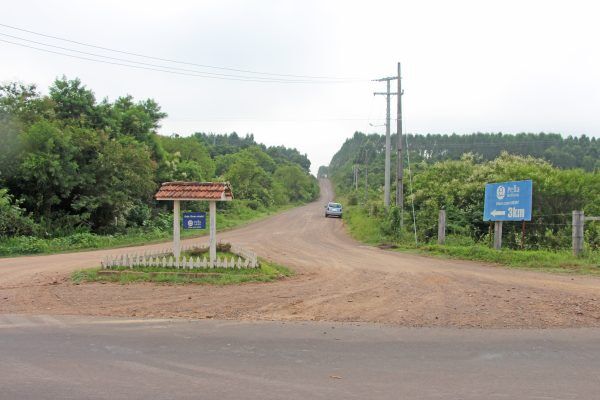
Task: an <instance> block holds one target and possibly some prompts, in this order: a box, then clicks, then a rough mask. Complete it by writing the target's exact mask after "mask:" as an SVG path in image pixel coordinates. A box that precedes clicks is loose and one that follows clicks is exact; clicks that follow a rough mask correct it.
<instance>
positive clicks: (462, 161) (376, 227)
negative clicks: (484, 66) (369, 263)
mask: <svg viewBox="0 0 600 400" xmlns="http://www.w3.org/2000/svg"><path fill="white" fill-rule="evenodd" d="M432 136H435V135H432ZM546 137H547V135H543V134H542V135H538V136H537V137H536V136H535V135H524V136H523V137H521V139H520V140H521V142H517V143H520V144H521V148H520V149H519V153H520V154H518V155H516V154H509V153H508V152H499V154H498V155H497V156H496V157H494V158H491V159H490V158H489V157H492V156H493V154H488V153H489V151H490V149H491V148H493V151H494V152H496V151H497V149H498V146H495V145H494V146H491V148H488V147H485V146H481V149H483V150H488V153H486V154H484V155H481V154H478V153H472V152H466V153H462V154H461V153H460V152H459V151H458V150H457V146H454V145H453V144H456V143H452V141H451V140H450V139H449V138H448V137H447V138H446V139H447V140H446V141H445V142H443V141H442V142H443V143H438V144H436V146H438V147H436V149H438V150H439V149H440V148H442V149H443V148H444V145H445V144H446V145H448V146H447V148H448V149H449V152H443V151H441V152H439V151H438V152H437V153H436V152H429V153H428V151H425V150H422V151H421V150H420V151H417V150H414V148H412V147H411V148H410V159H411V164H410V167H411V173H412V187H411V182H410V175H409V173H408V168H407V169H406V170H405V174H406V175H405V185H404V192H405V203H404V214H403V215H402V213H401V210H400V208H397V207H395V206H391V207H390V208H389V210H386V209H385V208H384V207H383V163H384V148H383V146H382V145H381V144H382V143H383V142H382V139H383V138H382V137H381V136H379V135H369V136H367V135H364V134H360V133H357V134H355V136H354V137H353V138H352V139H349V140H348V141H346V143H345V144H344V145H343V147H342V149H340V151H339V152H338V153H337V154H336V155H335V156H334V157H333V159H332V161H331V164H330V165H329V167H322V168H321V169H320V175H321V176H323V175H325V174H326V175H327V176H328V177H329V178H330V179H332V181H333V183H334V186H335V189H336V193H337V194H338V200H339V201H342V202H343V203H344V205H345V209H344V220H345V223H346V225H347V227H348V230H349V232H350V233H351V234H352V235H353V236H354V237H355V238H356V239H358V240H361V241H363V242H366V243H371V244H374V245H384V246H386V247H396V248H398V249H399V250H401V251H412V252H420V253H426V254H431V255H435V256H442V257H454V258H461V259H469V260H478V261H487V262H494V263H499V264H503V265H507V266H510V267H524V268H532V269H543V270H546V271H553V272H556V271H563V272H579V273H588V274H600V223H598V222H591V221H590V222H589V223H586V228H585V232H584V236H585V244H586V248H585V252H584V255H583V257H581V258H574V257H573V256H572V255H571V212H572V210H584V212H585V214H586V215H600V200H599V199H600V174H599V173H598V168H599V166H598V165H597V164H594V163H593V162H591V161H590V157H591V159H593V160H594V162H595V161H597V160H598V156H599V155H600V154H598V153H600V146H599V144H598V141H597V140H595V139H591V140H590V139H587V138H585V137H584V138H569V139H563V140H562V142H561V140H559V139H557V138H556V137H555V136H551V137H552V138H553V140H554V141H556V142H557V143H563V145H561V146H558V145H557V146H555V147H554V150H552V151H549V152H548V154H554V153H555V152H558V150H557V149H560V152H561V154H562V153H568V154H570V155H571V156H570V157H566V156H565V160H576V159H577V160H578V161H573V162H574V163H576V164H577V163H580V164H579V165H578V166H579V167H578V168H570V166H571V164H566V165H564V167H563V168H561V167H558V166H556V165H553V164H552V163H550V162H549V161H547V160H544V159H541V158H535V157H532V156H530V155H528V154H527V149H533V150H532V152H537V153H539V148H538V147H536V141H541V142H540V143H545V142H544V141H543V140H542V139H545V138H546ZM477 138H478V140H479V141H480V143H486V141H487V142H498V143H502V140H506V147H510V143H511V142H513V141H514V140H515V139H513V138H512V137H509V136H507V135H504V136H502V135H501V136H498V135H489V137H487V138H486V136H485V135H484V134H477ZM503 138H504V139H503ZM527 138H529V140H530V141H531V143H530V144H527V145H526V144H525V142H523V140H525V139H527ZM559 138H560V136H559ZM415 140H417V139H415ZM461 140H463V139H461ZM423 141H424V142H425V140H423ZM456 141H457V142H458V139H457V140H456ZM409 143H410V142H409ZM465 143H466V142H465ZM565 143H567V144H565ZM569 143H570V144H569ZM578 143H587V144H588V146H587V148H585V149H583V147H585V146H580V145H577V144H578ZM430 144H431V143H430ZM423 146H425V145H424V144H423ZM465 147H466V148H467V149H472V147H473V146H468V143H466V144H465ZM450 150H451V151H450ZM534 150H535V151H534ZM537 153H536V154H537ZM428 154H429V155H428ZM436 154H437V155H436ZM450 155H451V156H452V157H450ZM584 159H585V160H587V161H586V162H585V163H582V164H581V162H583V160H584ZM415 160H416V161H415ZM355 164H358V166H359V171H360V172H359V185H358V189H356V187H354V185H353V180H352V179H353V173H352V166H353V165H355ZM365 164H366V166H367V167H368V172H369V174H368V182H367V184H366V185H365V180H364V178H365V174H364V171H365ZM405 165H408V159H406V160H405ZM522 179H532V180H533V188H534V193H533V220H532V221H531V222H527V223H526V224H525V234H524V235H523V225H522V223H521V222H508V223H506V222H505V223H504V229H503V249H502V250H501V251H495V250H493V249H491V244H492V239H493V228H492V224H491V223H489V222H484V221H483V198H484V187H485V183H488V182H499V181H508V180H522ZM391 192H392V193H394V192H395V187H394V182H392V189H391ZM393 202H394V199H393V196H392V203H393ZM413 207H414V211H415V212H414V216H413V212H412V210H413ZM440 209H445V210H446V214H447V240H446V244H445V245H442V246H440V245H438V244H437V223H438V212H439V210H440ZM413 217H414V220H413ZM402 219H403V221H404V225H403V228H402V229H401V228H400V226H401V220H402ZM415 226H416V240H415Z"/></svg>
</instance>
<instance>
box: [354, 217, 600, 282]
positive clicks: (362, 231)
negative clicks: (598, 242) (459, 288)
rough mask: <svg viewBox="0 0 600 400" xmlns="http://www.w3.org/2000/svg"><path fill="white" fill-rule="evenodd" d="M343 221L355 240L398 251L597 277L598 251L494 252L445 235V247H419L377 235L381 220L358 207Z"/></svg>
mask: <svg viewBox="0 0 600 400" xmlns="http://www.w3.org/2000/svg"><path fill="white" fill-rule="evenodd" d="M344 222H345V224H346V227H347V229H348V232H349V233H350V235H351V236H352V237H354V238H355V239H357V240H359V241H361V242H363V243H368V244H373V245H379V244H394V245H396V246H398V249H397V250H398V251H402V252H410V253H416V254H422V255H430V256H435V257H443V258H454V259H461V260H473V261H484V262H490V263H496V264H501V265H504V266H507V267H510V268H522V269H531V270H539V271H545V272H553V273H557V272H559V273H575V274H585V275H600V252H598V251H595V252H590V251H588V252H587V253H586V254H585V255H584V256H583V257H579V258H575V257H573V255H572V253H571V250H568V249H565V250H511V249H502V250H500V251H497V250H494V249H492V248H490V247H489V246H487V245H484V244H480V243H475V242H474V241H473V240H472V239H471V238H469V237H460V236H459V237H455V236H448V237H447V240H446V243H447V244H445V245H438V244H432V243H428V244H422V245H419V246H418V247H416V246H415V244H414V242H413V239H412V236H411V235H407V239H406V241H394V240H390V239H389V238H387V237H385V235H383V234H382V233H381V229H380V224H381V220H380V219H378V218H376V217H372V216H370V215H369V214H368V212H367V211H366V210H364V209H363V208H361V207H359V206H345V207H344Z"/></svg>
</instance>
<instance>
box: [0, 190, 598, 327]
mask: <svg viewBox="0 0 600 400" xmlns="http://www.w3.org/2000/svg"><path fill="white" fill-rule="evenodd" d="M321 189H322V198H321V200H320V201H318V202H315V203H312V204H309V205H307V206H304V207H299V208H296V209H293V210H290V211H288V212H285V213H282V214H279V215H276V216H273V217H271V218H268V219H266V220H263V221H260V222H257V223H253V224H251V225H248V226H245V227H242V228H240V229H236V230H233V231H229V232H226V233H223V234H221V235H220V238H221V239H222V240H225V241H231V242H233V243H236V244H238V245H242V246H245V247H248V248H250V249H252V250H255V251H257V252H258V254H259V255H261V256H263V257H266V258H269V259H271V260H274V261H276V262H279V263H282V264H285V265H289V266H291V267H292V268H293V269H295V270H296V272H297V275H296V276H295V277H294V278H292V279H286V280H283V281H280V282H275V283H270V284H259V283H257V284H245V285H241V286H228V287H213V286H197V285H191V286H185V287H184V286H166V285H152V284H132V285H125V286H124V285H119V284H106V285H102V284H84V285H79V286H77V285H73V284H71V283H70V281H69V273H70V272H71V271H74V270H76V269H79V268H81V267H86V266H94V265H98V263H99V261H100V260H101V259H102V258H103V256H104V255H106V254H115V253H116V254H119V253H122V252H125V251H136V252H137V251H143V250H144V249H147V248H158V247H164V245H151V246H146V247H136V248H133V249H129V250H125V249H117V250H101V251H92V252H82V253H71V254H57V255H50V256H40V257H18V258H8V259H0V313H34V314H78V315H105V316H128V317H132V316H137V317H142V316H143V317H182V318H207V317H208V318H218V319H236V320H240V319H241V320H327V321H369V322H382V323H386V324H391V325H401V326H458V327H486V328H495V327H502V328H506V327H527V328H532V327H575V326H579V327H585V326H587V327H591V326H600V279H599V278H597V277H596V278H594V277H585V276H569V275H552V274H545V273H536V272H527V271H519V270H511V269H508V268H503V267H498V266H493V265H485V264H479V263H474V262H465V261H458V260H442V259H435V258H428V257H422V256H416V255H410V254H403V253H399V252H394V251H383V250H379V249H377V248H374V247H369V246H364V245H362V244H360V243H357V242H356V241H354V240H352V239H351V238H350V237H349V236H348V235H347V234H346V231H345V229H344V226H343V221H342V220H339V219H332V218H324V216H323V214H324V210H323V204H324V203H325V202H326V201H327V200H329V199H331V198H332V197H333V194H332V190H331V186H330V184H329V182H327V181H322V182H321ZM205 240H206V239H204V238H203V239H194V240H190V241H188V242H187V243H202V242H205Z"/></svg>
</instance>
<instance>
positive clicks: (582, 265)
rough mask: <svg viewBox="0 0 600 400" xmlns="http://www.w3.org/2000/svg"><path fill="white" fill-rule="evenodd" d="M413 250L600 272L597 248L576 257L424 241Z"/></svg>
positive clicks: (516, 264) (527, 266)
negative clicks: (424, 242)
mask: <svg viewBox="0 0 600 400" xmlns="http://www.w3.org/2000/svg"><path fill="white" fill-rule="evenodd" d="M399 250H400V251H410V250H411V249H407V248H404V249H403V248H400V249H399ZM413 250H414V247H413ZM416 252H417V253H421V254H428V255H435V256H441V257H447V258H457V259H461V260H474V261H485V262H492V263H497V264H502V265H505V266H508V267H511V268H525V269H532V270H540V271H546V272H561V273H577V274H586V275H599V276H600V253H598V252H588V254H586V255H584V256H583V257H579V258H575V257H573V255H572V254H571V251H569V250H555V251H552V250H511V249H502V250H494V249H492V248H490V247H488V246H484V245H480V244H474V245H470V246H453V245H438V244H427V245H423V246H419V248H418V249H416Z"/></svg>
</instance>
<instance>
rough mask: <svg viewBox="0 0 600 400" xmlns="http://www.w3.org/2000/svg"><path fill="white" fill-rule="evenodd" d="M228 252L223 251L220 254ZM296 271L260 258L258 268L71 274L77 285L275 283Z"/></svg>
mask: <svg viewBox="0 0 600 400" xmlns="http://www.w3.org/2000/svg"><path fill="white" fill-rule="evenodd" d="M224 255H227V254H224V253H220V254H218V256H224ZM292 275H293V272H292V271H291V270H290V269H288V268H286V267H284V266H282V265H278V264H275V263H271V262H268V261H265V260H260V267H258V268H241V269H236V268H194V269H193V270H185V271H184V270H176V269H173V268H162V267H135V268H133V269H129V268H127V267H113V268H112V269H111V270H108V271H106V270H101V269H100V268H90V269H84V270H81V271H76V272H73V273H72V274H71V280H72V281H73V282H74V283H75V284H79V283H83V282H117V283H123V284H127V283H134V282H155V283H165V284H211V285H233V284H240V283H245V282H272V281H275V280H278V279H282V278H284V277H288V276H292Z"/></svg>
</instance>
